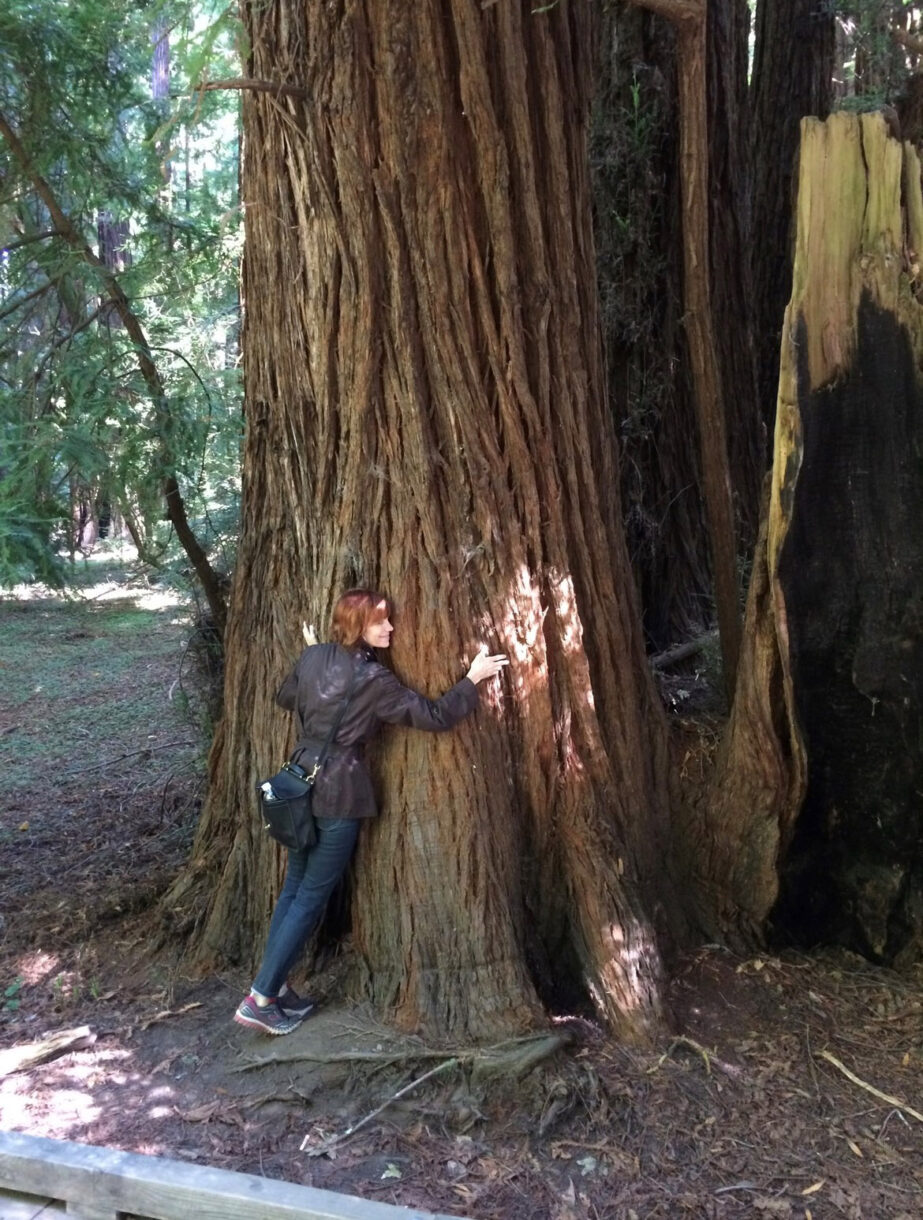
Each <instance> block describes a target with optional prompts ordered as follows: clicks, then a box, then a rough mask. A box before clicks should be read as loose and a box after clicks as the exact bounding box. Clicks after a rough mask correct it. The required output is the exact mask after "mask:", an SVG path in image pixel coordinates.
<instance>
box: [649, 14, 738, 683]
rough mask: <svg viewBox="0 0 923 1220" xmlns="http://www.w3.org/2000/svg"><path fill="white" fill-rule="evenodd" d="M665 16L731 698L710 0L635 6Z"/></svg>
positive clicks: (733, 618) (731, 548)
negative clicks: (712, 224) (714, 294)
mask: <svg viewBox="0 0 923 1220" xmlns="http://www.w3.org/2000/svg"><path fill="white" fill-rule="evenodd" d="M633 2H634V3H636V4H637V5H638V6H639V7H641V8H646V9H648V10H650V11H651V12H653V13H657V14H659V15H660V16H662V17H666V19H667V20H668V21H670V22H671V23H672V24H673V26H674V28H675V30H676V37H677V72H678V77H679V114H680V166H681V177H682V192H683V203H682V206H683V267H684V277H683V296H684V304H685V318H684V322H685V326H686V333H687V335H688V339H689V358H690V362H691V364H692V376H693V383H694V386H695V405H696V417H697V422H698V432H699V448H700V457H701V464H702V491H703V495H704V499H705V511H706V517H707V520H708V537H709V549H710V553H711V561H712V578H713V581H714V589H715V610H716V613H717V617H718V629H719V634H720V637H721V656H722V661H723V669H724V683H725V688H726V690H727V692H728V698H729V700H730V698H731V697H732V694H733V689H734V682H735V678H736V673H737V658H738V654H739V652H740V614H739V611H738V590H737V545H736V541H735V529H734V510H733V503H732V499H731V482H730V472H729V468H728V449H727V436H726V428H725V422H724V408H723V406H722V403H721V395H720V383H719V377H718V356H717V349H716V345H715V336H714V328H713V324H712V315H711V301H710V293H711V288H710V282H709V256H708V131H707V107H706V82H705V49H706V4H705V0H633Z"/></svg>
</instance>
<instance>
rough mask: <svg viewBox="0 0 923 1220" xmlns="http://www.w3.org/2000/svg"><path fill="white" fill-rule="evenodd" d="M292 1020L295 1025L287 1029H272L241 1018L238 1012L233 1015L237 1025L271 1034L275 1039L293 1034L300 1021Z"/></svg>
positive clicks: (260, 1023) (258, 1022)
mask: <svg viewBox="0 0 923 1220" xmlns="http://www.w3.org/2000/svg"><path fill="white" fill-rule="evenodd" d="M292 1019H293V1020H294V1021H295V1024H294V1025H292V1026H291V1027H290V1028H289V1029H273V1028H272V1026H271V1025H266V1024H265V1023H264V1022H263V1021H257V1020H255V1019H254V1018H253V1017H242V1016H241V1015H240V1013H239V1012H235V1013H234V1020H235V1021H236V1022H237V1024H238V1025H243V1026H244V1027H245V1028H247V1029H258V1030H259V1031H260V1033H263V1034H273V1035H274V1036H275V1037H277V1038H278V1037H282V1036H284V1035H285V1034H293V1033H294V1032H295V1030H296V1029H297V1028H298V1026H299V1025H300V1024H301V1020H300V1019H297V1018H294V1017H293V1018H292Z"/></svg>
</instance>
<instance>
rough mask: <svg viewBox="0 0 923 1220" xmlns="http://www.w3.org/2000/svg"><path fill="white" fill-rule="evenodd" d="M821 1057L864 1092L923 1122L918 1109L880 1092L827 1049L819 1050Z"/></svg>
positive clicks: (922, 1115)
mask: <svg viewBox="0 0 923 1220" xmlns="http://www.w3.org/2000/svg"><path fill="white" fill-rule="evenodd" d="M820 1057H821V1059H826V1060H827V1062H828V1063H832V1064H833V1066H834V1067H835V1068H837V1069H838V1070H839V1071H841V1072H842V1073H843V1075H844V1076H845V1077H846V1078H847V1079H848V1080H851V1081H852V1082H853V1084H857V1085H858V1086H859V1088H860V1089H865V1091H866V1093H871V1094H872V1096H873V1097H877V1098H878V1100H879V1101H886V1102H887V1103H888V1105H889V1106H894V1108H895V1109H896V1110H903V1112H904V1113H905V1114H909V1115H910V1116H911V1118H915V1119H916V1120H917V1122H918V1123H923V1114H921V1113H920V1112H919V1111H918V1110H914V1109H913V1108H912V1107H911V1106H908V1105H907V1103H906V1101H901V1099H900V1098H899V1097H892V1095H891V1094H890V1093H882V1091H881V1090H880V1089H876V1088H875V1086H874V1085H871V1084H868V1083H867V1082H866V1081H864V1080H861V1079H860V1078H859V1077H858V1076H857V1075H856V1074H855V1073H854V1072H851V1071H850V1070H849V1068H848V1067H846V1066H845V1064H842V1063H840V1061H839V1059H837V1057H836V1056H835V1055H831V1054H830V1052H829V1051H821V1053H820Z"/></svg>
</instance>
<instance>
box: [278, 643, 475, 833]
mask: <svg viewBox="0 0 923 1220" xmlns="http://www.w3.org/2000/svg"><path fill="white" fill-rule="evenodd" d="M354 671H357V673H356V683H355V686H354V688H353V693H352V698H351V699H350V701H349V707H348V709H347V711H346V715H345V716H344V717H343V720H342V723H341V724H340V727H339V728H338V729H337V735H336V740H335V741H334V742H333V743H332V744H331V746H330V749H329V750H328V751H327V761H326V762H325V763H324V766H323V767H322V768H321V771H320V773H319V775H318V777H317V780H316V782H315V785H314V795H313V797H312V808H313V810H314V813H315V815H316V816H317V817H321V818H324V817H326V818H370V817H374V816H375V814H376V813H377V812H378V807H377V805H376V803H375V794H374V792H373V790H372V781H371V777H370V776H369V772H368V768H367V767H366V765H365V762H364V760H363V757H362V751H363V746H364V745H365V743H366V742H367V741H370V740H371V739H372V738H373V737H374V736H375V734H376V733H377V732H378V730H379V728H380V727H381V725H382V724H403V725H407V726H409V727H411V728H415V729H426V730H428V731H429V732H436V733H438V732H442V731H444V730H445V729H451V728H452V727H453V725H456V724H458V722H459V721H460V720H462V719H464V717H465V716H467V715H468V714H469V713H470V712H473V711H474V709H475V707H477V702H478V690H477V687H476V686H475V684H474V683H473V682H472V681H471V679H470V678H462V680H461V681H460V682H456V684H455V685H454V686H453V687H452V689H451V690H449V691H446V693H445V694H444V695H443V696H442V697H441V698H440V699H426V698H424V697H423V695H418V694H417V693H416V692H415V691H412V690H410V689H409V687H406V686H402V685H401V683H400V682H398V680H397V678H396V677H395V676H394V674H393V673H392V672H391V670H390V669H386V668H385V666H384V665H382V664H381V663H380V662H379V661H378V660H377V659H376V657H375V654H374V653H373V652H372V650H371V649H370V648H368V649H365V648H360V649H359V650H357V651H352V650H350V649H348V648H343V647H341V646H340V645H339V644H314V645H312V647H310V648H306V649H305V650H304V652H303V653H302V654H301V656H300V657H299V658H298V664H297V665H296V666H295V668H294V670H293V671H292V673H291V674H289V676H288V677H287V678H286V679H285V681H284V682H283V683H282V686H281V687H280V689H279V693H278V694H277V695H276V703H278V704H279V705H280V706H281V707H284V708H288V710H289V711H293V712H294V713H295V725H296V729H297V733H298V740H297V742H296V744H295V749H294V752H293V754H292V758H293V760H294V761H295V762H297V763H300V764H301V766H303V767H305V768H307V770H309V771H310V769H311V768H312V766H313V765H314V761H315V759H316V758H317V755H318V754H319V753H320V751H321V748H322V747H323V744H324V741H325V740H326V738H327V734H328V733H329V732H330V730H331V729H332V728H333V725H334V723H335V721H336V718H337V715H338V714H339V711H340V708H341V707H342V705H343V701H344V699H345V698H346V692H347V689H348V688H349V683H350V679H351V677H352V674H353V672H354Z"/></svg>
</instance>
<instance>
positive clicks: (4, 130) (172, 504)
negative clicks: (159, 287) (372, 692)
mask: <svg viewBox="0 0 923 1220" xmlns="http://www.w3.org/2000/svg"><path fill="white" fill-rule="evenodd" d="M0 135H2V136H3V138H4V139H5V140H6V142H7V144H8V145H9V148H10V151H11V152H12V154H13V156H14V157H15V158H16V160H17V161H18V162H19V164H20V165H21V166H22V169H23V172H24V173H25V174H26V175H27V177H28V178H29V180H30V182H31V183H32V185H33V187H34V188H35V192H36V194H37V195H38V196H39V198H40V199H41V200H42V202H43V203H44V205H45V207H46V208H47V209H48V214H49V216H50V217H51V219H52V221H53V222H54V225H55V229H56V231H57V232H58V234H60V236H61V237H63V239H64V240H65V241H66V242H67V244H68V245H69V246H71V247H72V249H74V250H76V251H77V252H78V253H79V254H80V255H81V257H82V258H83V259H84V260H85V261H86V262H87V263H88V264H89V266H91V267H93V268H94V269H95V271H96V273H97V275H98V277H99V280H100V282H101V283H102V285H103V287H104V288H105V290H106V296H107V298H108V300H109V302H110V305H111V308H112V310H113V311H114V312H115V314H116V315H117V316H118V318H119V320H120V321H121V323H122V325H123V326H124V328H125V331H126V333H127V334H128V336H129V337H130V338H131V340H132V342H133V343H134V345H135V356H136V359H137V361H138V368H139V369H140V371H141V376H142V377H143V378H144V382H145V384H146V386H147V388H148V392H149V393H150V395H151V402H152V404H153V407H154V412H155V415H156V418H157V422H158V439H159V441H160V443H161V446H162V451H163V458H164V466H165V467H166V471H165V473H164V474H163V475H162V476H161V491H162V493H163V497H164V501H165V505H166V513H167V518H168V519H169V521H170V523H171V524H172V526H173V528H174V529H175V531H176V536H177V538H178V539H179V542H180V545H181V546H182V548H183V550H184V551H185V552H186V555H187V556H188V558H189V562H190V563H191V564H192V566H193V568H194V570H195V573H196V576H197V577H198V578H199V581H200V583H201V585H202V591H203V592H204V594H205V597H206V599H207V601H208V605H209V609H210V610H211V612H212V616H213V618H214V621H215V628H216V630H217V631H218V632H219V634H220V633H222V632H223V630H224V624H225V618H226V613H227V607H226V602H225V597H224V592H223V590H222V584H221V579H220V577H219V576H218V574H217V573H216V572H215V570H214V569H213V568H212V566H211V564H210V563H209V561H208V556H207V555H206V553H205V551H204V550H203V549H202V547H201V545H200V544H199V540H198V539H197V538H196V536H195V534H194V533H193V530H192V527H191V526H190V524H189V518H188V517H187V515H186V508H185V505H184V504H183V497H182V494H181V492H180V488H179V483H178V482H177V480H176V476H175V475H174V474H173V473H172V472H171V470H170V467H171V466H172V460H173V459H172V454H171V452H170V445H169V441H168V439H167V438H168V436H169V430H170V418H169V416H170V412H169V405H168V401H167V394H166V390H165V389H164V385H163V381H162V379H161V376H160V372H159V370H158V368H157V365H156V364H155V362H154V359H153V357H152V356H151V350H150V346H149V345H148V341H147V336H146V335H145V333H144V328H143V326H142V325H141V322H140V320H139V319H138V316H137V314H135V313H134V311H133V310H132V308H131V303H130V301H129V300H128V297H127V296H126V295H125V291H124V289H123V288H122V285H121V284H120V283H119V280H118V278H117V276H115V275H114V274H113V273H112V271H111V270H110V269H109V268H108V267H107V266H106V264H105V262H104V261H103V260H102V259H100V258H99V257H98V256H97V255H96V254H95V253H94V252H93V250H92V249H91V248H90V246H88V245H87V243H86V242H85V241H84V239H83V237H82V235H81V234H80V233H79V232H78V230H77V229H76V228H75V226H74V224H73V223H72V221H71V219H70V217H69V216H67V215H66V214H65V212H64V211H63V209H62V208H61V206H60V204H59V203H58V200H57V198H56V196H55V194H54V191H52V189H51V187H50V186H49V184H48V182H47V181H46V180H45V179H44V178H43V177H42V175H41V174H40V173H38V171H37V170H36V169H35V167H34V165H33V164H32V161H31V159H30V157H29V154H28V152H27V151H26V149H25V148H24V147H23V144H22V142H21V140H20V139H19V137H18V136H17V134H16V132H15V131H14V129H13V128H12V127H11V126H10V124H9V122H8V121H7V119H6V117H5V116H4V115H3V114H0Z"/></svg>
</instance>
